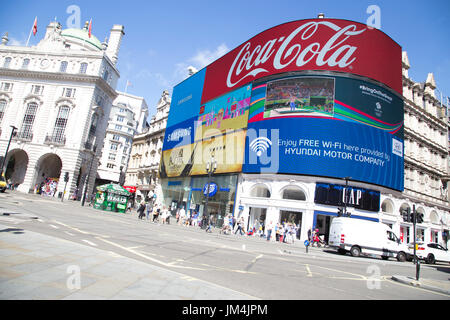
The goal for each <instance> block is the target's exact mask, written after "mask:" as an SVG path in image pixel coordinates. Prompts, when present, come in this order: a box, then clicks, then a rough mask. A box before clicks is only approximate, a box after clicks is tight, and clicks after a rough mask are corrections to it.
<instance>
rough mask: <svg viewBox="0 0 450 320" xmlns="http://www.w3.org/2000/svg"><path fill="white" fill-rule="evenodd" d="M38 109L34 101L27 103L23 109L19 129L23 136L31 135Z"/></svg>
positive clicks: (29, 136) (28, 137)
mask: <svg viewBox="0 0 450 320" xmlns="http://www.w3.org/2000/svg"><path fill="white" fill-rule="evenodd" d="M37 110H38V104H37V103H35V102H30V103H28V104H27V108H26V110H25V115H24V116H23V120H22V127H21V130H20V134H21V136H22V137H23V138H27V139H31V137H32V135H33V123H34V119H35V118H36V114H37Z"/></svg>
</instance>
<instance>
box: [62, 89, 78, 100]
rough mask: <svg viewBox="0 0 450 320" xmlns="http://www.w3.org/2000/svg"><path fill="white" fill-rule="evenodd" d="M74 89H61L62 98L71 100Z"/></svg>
mask: <svg viewBox="0 0 450 320" xmlns="http://www.w3.org/2000/svg"><path fill="white" fill-rule="evenodd" d="M75 91H76V89H74V88H63V92H62V96H63V97H66V98H73V97H74V96H75Z"/></svg>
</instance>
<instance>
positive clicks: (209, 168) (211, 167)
mask: <svg viewBox="0 0 450 320" xmlns="http://www.w3.org/2000/svg"><path fill="white" fill-rule="evenodd" d="M216 170H217V161H216V159H214V155H213V156H212V157H211V160H209V161H208V162H207V163H206V172H207V173H208V185H207V187H206V202H205V213H204V216H205V217H206V219H204V220H203V221H205V222H208V223H209V214H208V201H209V187H210V185H211V176H212V175H213V174H214V172H216ZM204 193H205V192H204ZM204 228H206V224H204V223H202V229H204Z"/></svg>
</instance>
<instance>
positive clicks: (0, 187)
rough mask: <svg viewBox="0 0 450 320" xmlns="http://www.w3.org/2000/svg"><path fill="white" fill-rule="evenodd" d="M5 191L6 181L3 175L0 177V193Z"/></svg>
mask: <svg viewBox="0 0 450 320" xmlns="http://www.w3.org/2000/svg"><path fill="white" fill-rule="evenodd" d="M5 191H6V180H5V177H4V176H3V175H0V192H5Z"/></svg>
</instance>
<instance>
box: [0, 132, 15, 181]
mask: <svg viewBox="0 0 450 320" xmlns="http://www.w3.org/2000/svg"><path fill="white" fill-rule="evenodd" d="M10 127H11V128H12V131H11V135H10V136H9V141H8V146H7V147H6V152H5V156H4V157H3V159H2V166H1V167H0V175H1V174H3V167H4V166H5V163H6V156H7V155H8V151H9V145H10V144H11V140H12V137H14V131H16V130H17V128H16V127H15V126H10ZM5 171H6V170H5ZM5 178H6V177H5Z"/></svg>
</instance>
